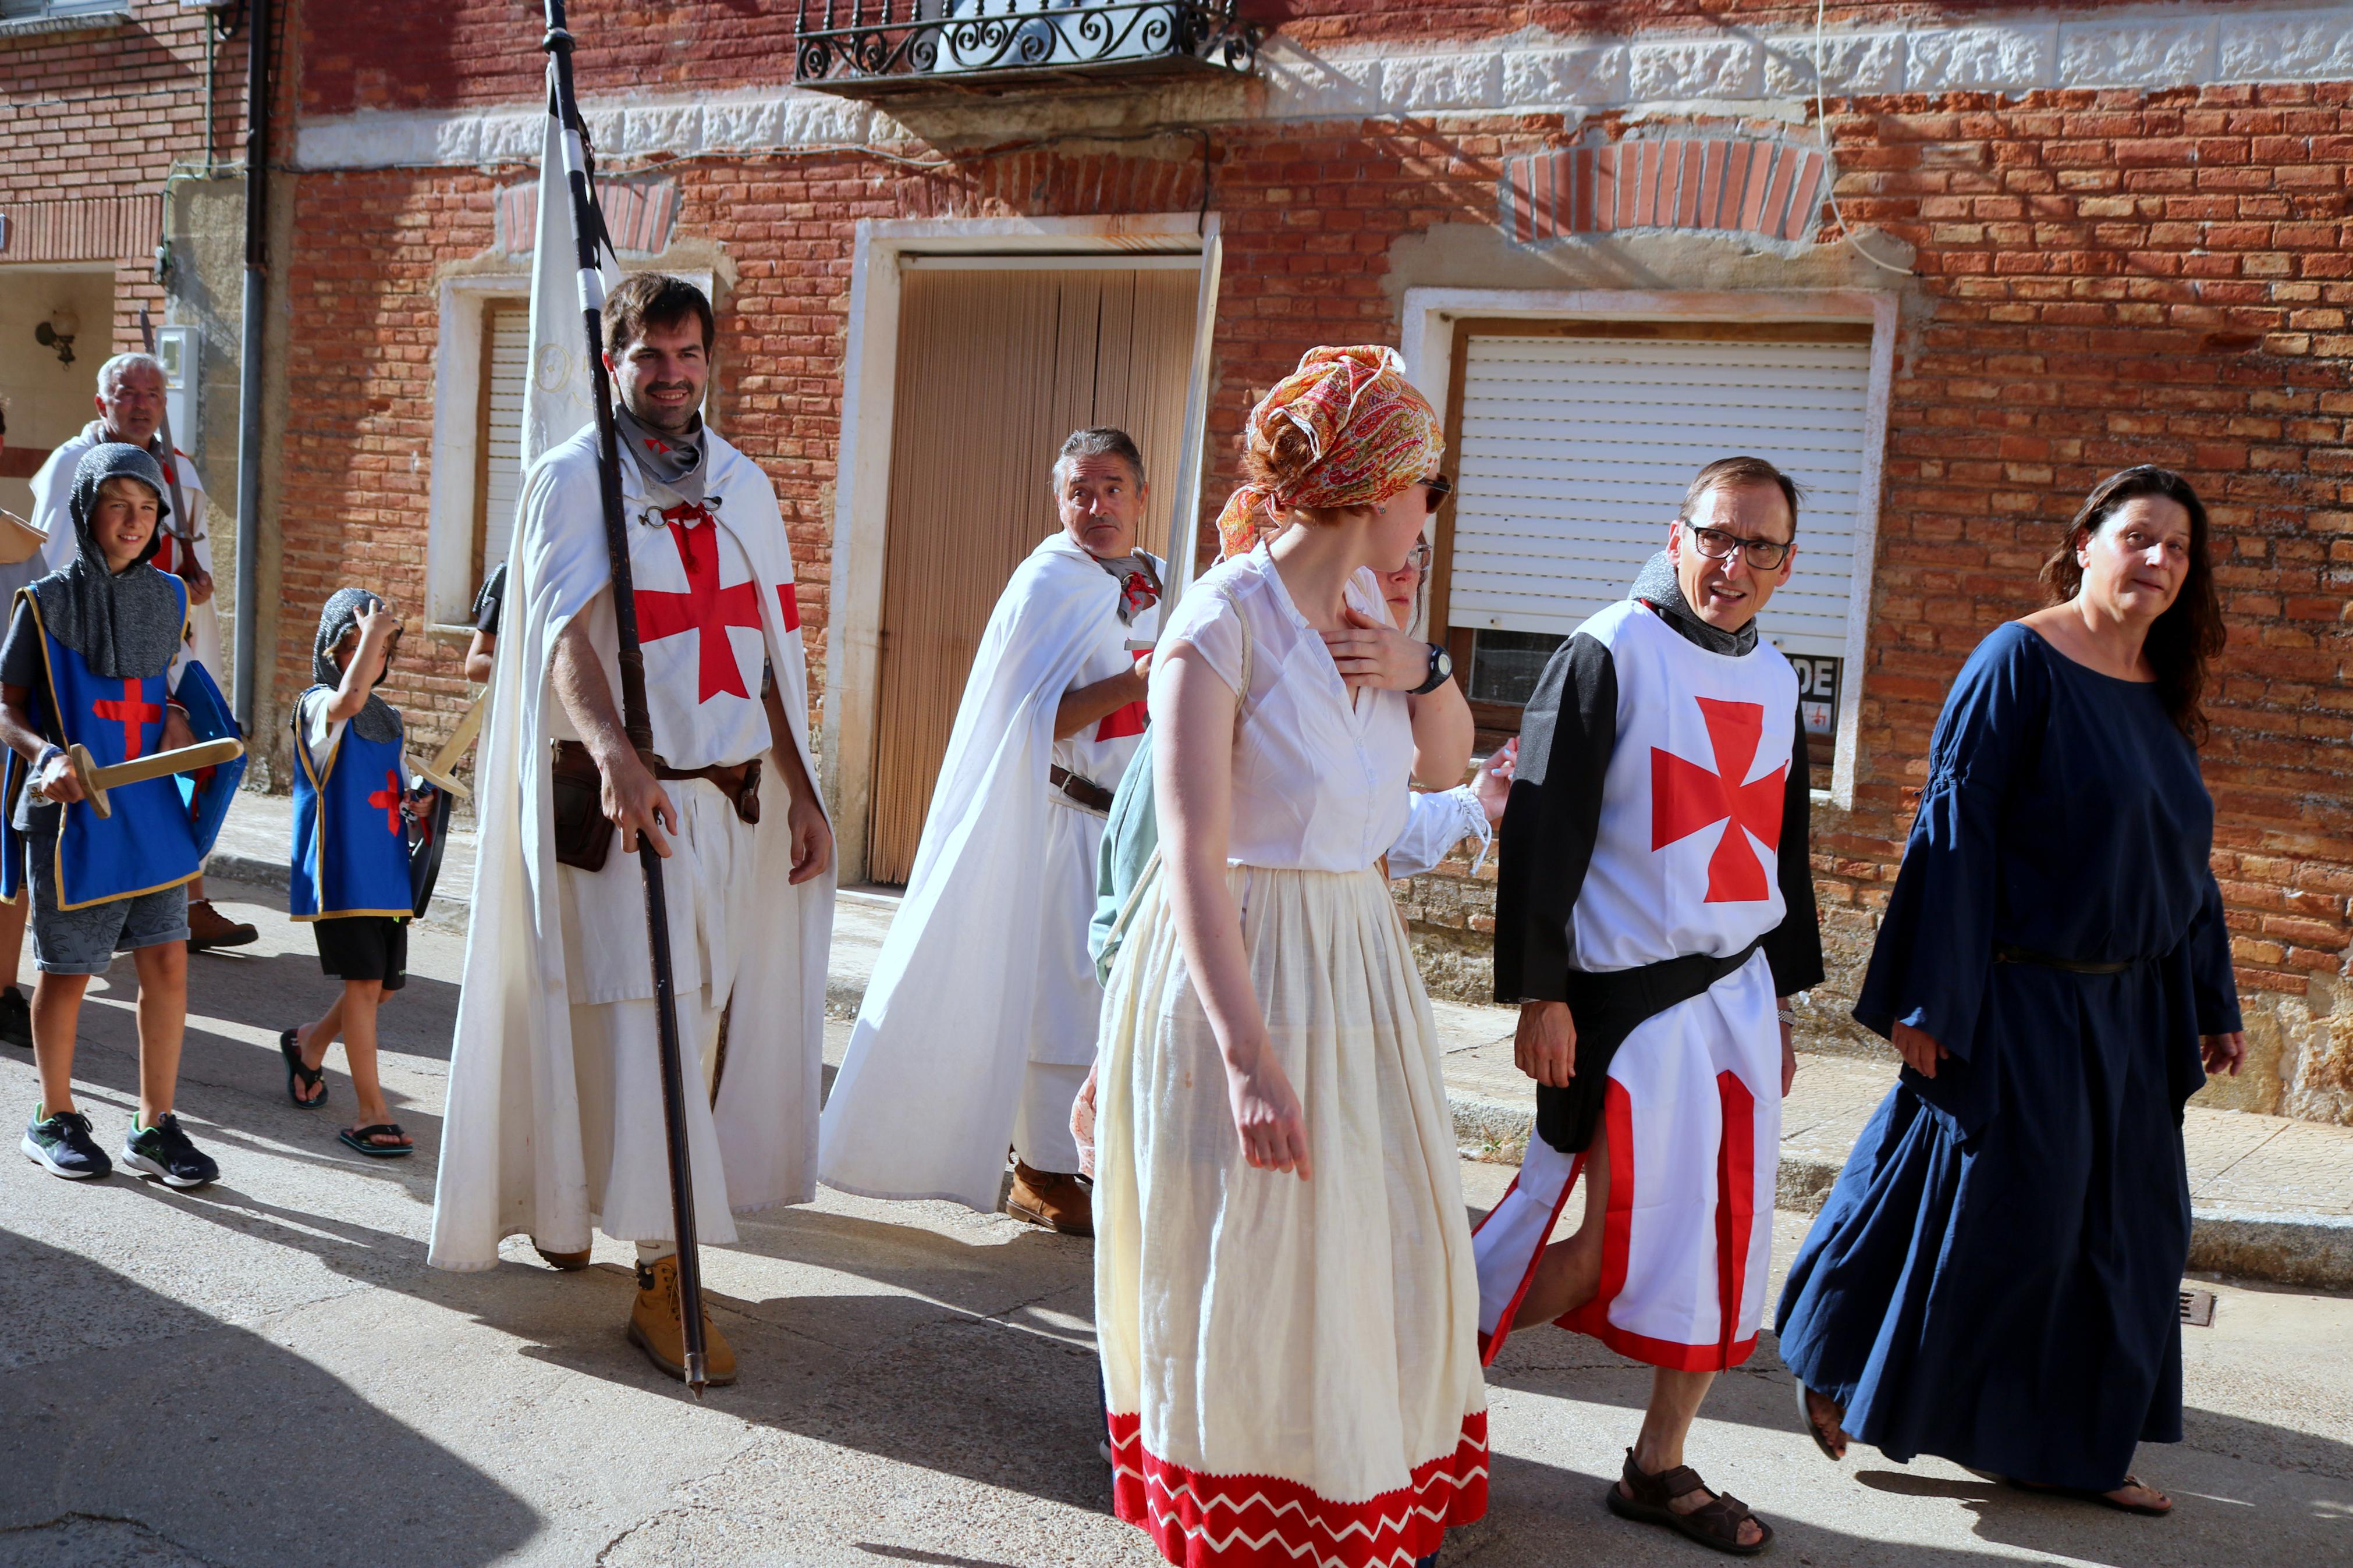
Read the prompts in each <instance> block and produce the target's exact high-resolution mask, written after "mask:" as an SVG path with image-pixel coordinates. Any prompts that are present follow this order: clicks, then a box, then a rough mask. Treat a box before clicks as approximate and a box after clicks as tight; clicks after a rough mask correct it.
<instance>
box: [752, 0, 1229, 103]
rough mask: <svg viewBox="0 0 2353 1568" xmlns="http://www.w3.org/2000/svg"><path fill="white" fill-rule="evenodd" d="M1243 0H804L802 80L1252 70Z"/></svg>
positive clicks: (818, 83)
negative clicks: (1240, 10) (1240, 7)
mask: <svg viewBox="0 0 2353 1568" xmlns="http://www.w3.org/2000/svg"><path fill="white" fill-rule="evenodd" d="M1261 36H1262V29H1261V27H1260V26H1259V25H1258V24H1257V23H1255V22H1250V21H1245V20H1243V19H1242V18H1241V17H1240V16H1237V15H1236V0H800V13H799V19H798V25H797V27H796V28H795V39H794V42H795V47H796V50H797V53H796V56H795V59H794V67H793V80H794V82H795V83H796V84H797V85H798V86H801V87H807V88H814V89H817V90H818V91H820V92H833V93H839V94H841V95H843V96H844V97H849V98H871V97H878V96H882V95H885V94H891V93H899V92H910V91H916V90H921V89H934V90H936V89H942V88H973V87H983V88H1004V87H1018V86H1025V85H1026V86H1036V85H1044V84H1049V83H1055V82H1081V81H1095V80H1102V79H1107V78H1109V79H1123V78H1133V77H1144V76H1167V75H1176V74H1180V73H1186V72H1191V73H1218V74H1229V75H1243V74H1247V73H1248V72H1249V71H1250V69H1251V68H1253V67H1254V66H1255V65H1256V63H1257V60H1258V46H1259V40H1260V38H1261Z"/></svg>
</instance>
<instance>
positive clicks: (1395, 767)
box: [1151, 544, 1414, 871]
mask: <svg viewBox="0 0 2353 1568" xmlns="http://www.w3.org/2000/svg"><path fill="white" fill-rule="evenodd" d="M1347 598H1348V603H1349V604H1351V605H1354V606H1355V607H1356V609H1357V610H1358V611H1359V612H1361V613H1363V614H1365V615H1366V616H1371V617H1372V618H1373V619H1375V620H1377V621H1378V622H1380V623H1381V624H1382V625H1384V626H1386V625H1388V605H1386V604H1385V603H1384V602H1383V601H1382V598H1381V595H1380V584H1379V583H1378V582H1377V581H1376V580H1375V578H1374V576H1373V574H1371V573H1370V572H1366V571H1360V572H1358V573H1357V574H1356V577H1355V578H1354V579H1353V580H1351V581H1350V583H1349V584H1348V589H1347ZM1240 616H1248V617H1249V620H1250V690H1249V691H1248V692H1246V693H1243V701H1242V710H1241V713H1242V720H1241V730H1240V734H1239V736H1238V737H1237V738H1236V741H1235V745H1234V762H1233V767H1234V784H1233V823H1232V830H1231V833H1230V835H1229V840H1228V843H1227V847H1226V858H1227V859H1228V861H1229V863H1231V864H1234V865H1238V866H1265V867H1277V868H1293V869H1297V870H1303V871H1361V870H1363V869H1364V868H1366V867H1368V866H1370V865H1372V864H1373V863H1374V861H1376V860H1377V859H1378V858H1380V856H1381V854H1382V853H1383V852H1384V851H1385V850H1387V849H1388V847H1389V846H1390V845H1391V844H1393V843H1394V842H1396V840H1397V837H1398V834H1399V833H1400V832H1402V831H1403V829H1404V827H1405V824H1406V812H1407V805H1408V800H1407V783H1408V780H1409V778H1410V777H1411V775H1412V773H1413V756H1414V744H1413V721H1412V720H1411V718H1410V717H1409V714H1408V711H1407V709H1406V700H1405V693H1404V692H1402V691H1383V690H1373V689H1366V690H1363V691H1359V692H1357V693H1356V700H1355V701H1354V702H1351V701H1350V700H1349V692H1348V688H1347V685H1346V683H1345V682H1344V681H1343V680H1342V679H1340V671H1339V668H1338V667H1336V666H1335V665H1334V664H1333V662H1332V655H1331V651H1330V650H1329V649H1328V648H1326V647H1324V638H1323V636H1322V634H1320V633H1319V632H1317V631H1316V630H1315V628H1314V626H1309V625H1308V624H1307V618H1306V617H1305V616H1302V615H1301V614H1300V613H1299V609H1298V606H1297V605H1293V603H1292V602H1291V594H1290V591H1289V590H1287V589H1286V588H1284V586H1283V585H1282V574H1281V573H1279V572H1277V571H1276V570H1275V567H1274V561H1273V558H1272V557H1271V556H1270V555H1269V554H1268V553H1267V549H1266V546H1265V545H1263V544H1261V545H1260V546H1259V547H1258V548H1257V549H1255V550H1253V551H1251V552H1250V553H1249V554H1248V555H1240V556H1236V557H1235V558H1234V559H1232V560H1230V561H1227V562H1224V563H1220V564H1219V566H1218V567H1217V568H1216V569H1214V570H1213V571H1210V572H1208V573H1207V574H1203V576H1202V577H1201V579H1200V580H1199V581H1198V582H1197V583H1195V584H1193V585H1192V586H1191V587H1190V588H1189V589H1187V591H1186V594H1185V597H1184V599H1183V601H1182V602H1181V603H1180V604H1178V605H1177V606H1176V612H1175V613H1174V615H1173V616H1171V617H1170V618H1169V622H1168V624H1167V626H1166V627H1165V628H1164V629H1163V630H1162V632H1161V634H1160V644H1159V647H1160V649H1161V657H1165V656H1166V652H1167V651H1168V650H1169V649H1170V648H1172V647H1173V646H1174V645H1175V644H1176V643H1179V642H1184V643H1189V644H1191V645H1192V647H1194V648H1195V649H1197V650H1198V652H1199V654H1200V656H1201V658H1203V660H1204V661H1206V662H1207V663H1208V666H1209V668H1211V669H1213V670H1215V671H1216V672H1217V674H1218V677H1219V679H1221V680H1223V681H1224V682H1225V683H1226V684H1227V685H1228V686H1229V687H1232V688H1233V689H1236V690H1237V691H1240V689H1241V668H1242V631H1241V626H1240V620H1239V617H1240ZM1166 668H1168V667H1167V666H1166V664H1164V663H1162V662H1160V658H1157V657H1156V658H1155V660H1154V663H1153V672H1152V682H1151V703H1152V721H1153V723H1154V724H1155V726H1157V725H1163V724H1166V722H1167V711H1166V704H1167V703H1168V702H1169V700H1170V697H1169V691H1168V687H1167V685H1166V682H1164V681H1163V679H1161V677H1162V673H1163V672H1164V671H1165V670H1166Z"/></svg>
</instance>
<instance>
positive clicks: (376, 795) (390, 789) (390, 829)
mask: <svg viewBox="0 0 2353 1568" xmlns="http://www.w3.org/2000/svg"><path fill="white" fill-rule="evenodd" d="M368 804H369V805H373V806H375V807H377V808H379V809H380V810H382V811H383V813H384V830H385V832H386V833H398V832H399V831H400V775H399V774H398V773H395V772H393V771H392V770H391V769H390V768H386V769H385V770H384V787H383V788H382V789H379V790H371V791H369V792H368Z"/></svg>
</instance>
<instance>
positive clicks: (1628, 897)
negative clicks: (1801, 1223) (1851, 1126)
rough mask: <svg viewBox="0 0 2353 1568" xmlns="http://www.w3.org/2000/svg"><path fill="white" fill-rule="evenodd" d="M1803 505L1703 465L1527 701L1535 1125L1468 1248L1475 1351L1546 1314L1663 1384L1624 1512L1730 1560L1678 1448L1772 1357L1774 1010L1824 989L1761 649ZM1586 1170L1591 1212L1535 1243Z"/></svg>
mask: <svg viewBox="0 0 2353 1568" xmlns="http://www.w3.org/2000/svg"><path fill="white" fill-rule="evenodd" d="M1798 499H1799V492H1798V487H1797V486H1796V484H1795V483H1794V482H1793V481H1791V480H1790V479H1789V478H1788V476H1787V475H1785V474H1783V473H1782V472H1781V471H1780V470H1779V469H1778V468H1775V467H1774V466H1773V465H1772V464H1771V463H1769V462H1767V461H1766V460H1765V459H1763V458H1746V457H1744V458H1721V459H1719V460H1717V461H1715V462H1713V463H1710V464H1708V465H1707V466H1706V467H1705V468H1702V469H1701V470H1700V471H1699V474H1698V477H1697V478H1695V479H1693V481H1692V484H1691V488H1690V489H1689V490H1688V491H1687V492H1686V493H1685V494H1684V497H1683V507H1682V510H1680V511H1679V512H1678V513H1677V515H1676V517H1675V520H1674V521H1673V523H1672V525H1671V526H1670V528H1669V531H1668V535H1667V545H1666V548H1665V550H1663V551H1662V552H1660V553H1659V554H1657V555H1654V556H1652V557H1651V560H1650V562H1649V563H1647V564H1646V565H1644V566H1643V568H1642V570H1641V573H1640V574H1639V575H1637V576H1636V578H1635V580H1634V585H1633V589H1632V592H1631V593H1630V595H1628V597H1627V598H1625V599H1624V600H1622V601H1620V603H1618V604H1616V605H1611V606H1610V607H1609V609H1607V610H1604V611H1603V612H1601V613H1600V614H1599V615H1597V616H1592V617H1591V618H1589V619H1588V620H1587V621H1586V622H1585V624H1584V625H1583V626H1579V627H1578V628H1577V632H1576V635H1574V636H1572V637H1570V638H1569V639H1568V640H1567V642H1565V643H1563V644H1562V645H1561V647H1560V648H1559V649H1558V650H1557V651H1556V653H1555V654H1554V655H1553V658H1552V660H1551V662H1550V663H1549V664H1547V665H1546V668H1545V673H1544V677H1543V679H1541V680H1540V681H1539V682H1538V683H1537V686H1536V689H1535V696H1534V698H1533V699H1532V700H1530V702H1529V703H1528V706H1527V710H1526V717H1525V721H1524V723H1523V726H1522V729H1521V742H1522V745H1521V752H1520V764H1519V772H1518V776H1517V778H1516V779H1515V780H1514V784H1513V786H1512V795H1511V802H1510V805H1509V806H1508V807H1507V808H1506V810H1505V813H1504V850H1503V863H1502V866H1501V868H1500V885H1499V887H1498V889H1497V901H1496V916H1495V992H1496V999H1497V1000H1498V1001H1501V1002H1510V1003H1516V1004H1518V1005H1519V1007H1520V1024H1519V1032H1518V1046H1517V1053H1516V1054H1517V1058H1518V1061H1519V1065H1520V1067H1521V1068H1522V1069H1523V1070H1524V1071H1525V1072H1526V1073H1527V1074H1528V1076H1529V1077H1531V1078H1533V1079H1535V1080H1536V1086H1537V1087H1536V1134H1537V1135H1536V1136H1535V1138H1532V1139H1531V1140H1530V1141H1529V1143H1528V1152H1527V1156H1526V1159H1525V1163H1523V1164H1522V1166H1521V1169H1520V1176H1519V1180H1518V1182H1517V1183H1516V1184H1514V1187H1513V1190H1512V1192H1511V1193H1510V1194H1508V1195H1507V1196H1506V1197H1505V1198H1504V1201H1503V1202H1502V1203H1501V1204H1499V1205H1496V1207H1495V1209H1494V1211H1493V1213H1492V1214H1491V1215H1489V1216H1488V1217H1487V1220H1486V1222H1485V1223H1484V1224H1483V1225H1482V1226H1481V1227H1480V1230H1479V1233H1478V1236H1477V1238H1476V1243H1475V1246H1476V1251H1477V1254H1478V1259H1479V1284H1480V1297H1481V1300H1480V1331H1481V1336H1482V1344H1483V1347H1484V1349H1485V1350H1486V1352H1487V1353H1488V1355H1489V1356H1491V1357H1492V1356H1493V1353H1494V1352H1495V1350H1496V1349H1497V1348H1498V1347H1499V1346H1500V1345H1501V1343H1502V1342H1503V1340H1504V1336H1505V1335H1507V1334H1508V1333H1509V1332H1510V1331H1511V1330H1512V1327H1513V1325H1514V1322H1532V1323H1533V1322H1546V1321H1553V1322H1557V1323H1558V1324H1559V1325H1560V1326H1561V1327H1563V1328H1566V1329H1571V1330H1575V1331H1581V1332H1585V1333H1589V1334H1591V1335H1593V1336H1594V1337H1595V1338H1597V1339H1599V1340H1600V1341H1601V1342H1603V1343H1604V1344H1607V1345H1609V1347H1610V1348H1611V1349H1613V1350H1616V1351H1617V1352H1620V1354H1623V1355H1627V1356H1630V1357H1632V1358H1633V1359H1634V1360H1637V1361H1641V1362H1647V1363H1650V1364H1651V1366H1652V1367H1654V1368H1655V1369H1657V1370H1656V1372H1655V1373H1654V1374H1653V1378H1652V1382H1651V1400H1650V1405H1649V1408H1648V1410H1647V1411H1646V1412H1645V1414H1644V1416H1643V1421H1642V1427H1641V1435H1640V1436H1639V1437H1638V1438H1637V1440H1636V1442H1635V1444H1634V1446H1633V1447H1630V1449H1628V1450H1627V1456H1626V1463H1625V1468H1624V1470H1623V1473H1622V1475H1621V1476H1620V1479H1619V1480H1618V1481H1617V1482H1616V1483H1615V1484H1614V1485H1613V1486H1612V1487H1611V1488H1610V1489H1609V1494H1608V1499H1607V1500H1608V1502H1609V1508H1610V1510H1611V1511H1612V1512H1615V1513H1617V1514H1619V1515H1620V1516H1621V1517H1624V1518H1628V1519H1632V1520H1637V1521H1642V1522H1646V1523H1653V1524H1659V1525H1662V1526H1665V1527H1667V1528H1670V1529H1672V1530H1675V1531H1678V1532H1680V1533H1682V1534H1683V1535H1687V1536H1690V1537H1692V1538H1693V1539H1694V1540H1697V1541H1700V1542H1703V1543H1704V1544H1707V1545H1710V1546H1714V1547H1716V1548H1718V1549H1720V1550H1728V1551H1733V1552H1740V1553H1744V1554H1745V1553H1747V1552H1754V1551H1756V1550H1758V1549H1761V1548H1762V1547H1763V1545H1764V1544H1765V1542H1767V1541H1769V1540H1771V1539H1772V1533H1773V1532H1772V1531H1771V1529H1770V1528H1769V1527H1768V1526H1767V1525H1766V1524H1764V1523H1763V1522H1762V1521H1759V1520H1758V1519H1757V1517H1756V1516H1755V1515H1754V1514H1752V1513H1751V1512H1750V1511H1749V1510H1748V1509H1747V1507H1746V1505H1745V1504H1743V1503H1741V1502H1740V1501H1739V1500H1737V1499H1736V1498H1733V1497H1731V1496H1729V1495H1728V1494H1725V1495H1719V1494H1717V1493H1715V1492H1713V1491H1711V1490H1710V1489H1708V1487H1707V1486H1706V1485H1705V1484H1704V1482H1703V1481H1702V1480H1701V1479H1700V1478H1699V1474H1698V1472H1697V1471H1696V1470H1694V1469H1693V1468H1690V1467H1689V1466H1688V1465H1687V1464H1686V1463H1685V1462H1684V1458H1683V1440H1684V1437H1685V1435H1686V1434H1687V1433H1688V1432H1689V1431H1690V1429H1691V1425H1692V1422H1693V1419H1694V1417H1695V1416H1696V1415H1698V1413H1699V1406H1700V1402H1701V1400H1702V1399H1703V1398H1704V1396H1705V1394H1706V1393H1707V1389H1708V1385H1709V1384H1710V1383H1711V1382H1712V1381H1713V1379H1714V1378H1715V1374H1716V1373H1719V1372H1724V1371H1728V1370H1729V1369H1731V1368H1733V1367H1736V1366H1738V1365H1739V1364H1741V1363H1743V1362H1744V1361H1746V1359H1747V1357H1748V1355H1749V1352H1751V1350H1753V1349H1754V1348H1755V1345H1756V1342H1757V1322H1758V1321H1759V1319H1760V1317H1761V1316H1762V1313H1763V1310H1764V1306H1765V1283H1766V1274H1767V1268H1768V1267H1769V1265H1770V1263H1771V1254H1772V1226H1773V1197H1774V1185H1775V1177H1776V1174H1777V1171H1778V1149H1779V1146H1780V1134H1781V1098H1782V1096H1784V1095H1786V1094H1787V1093H1788V1089H1789V1081H1790V1078H1791V1075H1792V1074H1793V1073H1794V1072H1795V1071H1796V1068H1797V1058H1796V1057H1795V1056H1794V1055H1793V1054H1792V1052H1791V1049H1790V1040H1789V1026H1790V1023H1791V1021H1792V1015H1791V1013H1790V1011H1789V1007H1788V997H1789V996H1790V995H1791V994H1793V993H1796V992H1798V991H1801V990H1804V989H1806V988H1807V987H1809V986H1811V985H1813V984H1817V983H1819V982H1820V979H1821V978H1822V955H1821V933H1820V928H1819V926H1818V924H1817V921H1816V917H1815V911H1814V892H1813V880H1812V876H1811V872H1810V867H1809V865H1808V856H1807V808H1808V804H1809V799H1810V796H1809V794H1808V781H1807V776H1806V735H1805V726H1804V724H1803V723H1802V722H1801V721H1800V719H1799V707H1798V679H1797V675H1796V672H1795V671H1793V670H1792V669H1791V668H1789V663H1788V660H1787V659H1785V658H1782V657H1781V654H1780V652H1779V651H1778V649H1776V648H1774V647H1772V646H1771V645H1770V644H1769V643H1767V642H1765V641H1763V640H1762V639H1761V638H1759V637H1758V636H1757V614H1758V612H1759V611H1761V610H1763V609H1764V608H1765V606H1766V605H1767V603H1768V602H1769V601H1770V600H1771V598H1772V596H1773V594H1774V592H1775V590H1777V589H1778V588H1779V587H1780V586H1781V585H1782V584H1786V583H1787V582H1788V580H1789V574H1790V571H1791V568H1792V566H1793V565H1794V564H1795V562H1796V557H1797V544H1796V539H1797V522H1798ZM1579 1171H1582V1172H1583V1173H1585V1176H1586V1198H1585V1213H1584V1220H1583V1223H1582V1224H1581V1226H1579V1227H1578V1228H1577V1232H1576V1234H1575V1235H1573V1236H1571V1237H1568V1238H1567V1240H1564V1241H1559V1242H1555V1243H1552V1244H1551V1245H1550V1246H1546V1241H1547V1238H1548V1237H1550V1235H1551V1233H1552V1229H1553V1226H1554V1224H1555V1222H1556V1220H1557V1219H1558V1218H1559V1215H1560V1212H1561V1210H1562V1208H1563V1207H1565V1206H1566V1205H1567V1199H1568V1193H1569V1188H1570V1186H1571V1184H1573V1183H1574V1182H1575V1180H1576V1178H1577V1173H1579Z"/></svg>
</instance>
